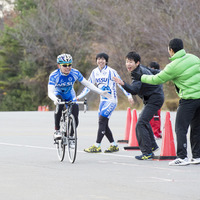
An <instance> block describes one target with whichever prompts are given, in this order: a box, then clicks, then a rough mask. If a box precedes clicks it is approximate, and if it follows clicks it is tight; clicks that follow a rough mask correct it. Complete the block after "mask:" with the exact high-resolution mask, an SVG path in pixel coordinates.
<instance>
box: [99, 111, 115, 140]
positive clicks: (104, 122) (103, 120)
mask: <svg viewBox="0 0 200 200" xmlns="http://www.w3.org/2000/svg"><path fill="white" fill-rule="evenodd" d="M108 121H109V119H108V118H107V117H103V116H102V115H100V116H99V128H98V133H97V140H96V143H101V141H102V139H103V137H104V135H105V136H106V137H107V138H108V140H109V142H110V143H111V142H114V139H113V135H112V132H111V130H110V128H109V126H108Z"/></svg>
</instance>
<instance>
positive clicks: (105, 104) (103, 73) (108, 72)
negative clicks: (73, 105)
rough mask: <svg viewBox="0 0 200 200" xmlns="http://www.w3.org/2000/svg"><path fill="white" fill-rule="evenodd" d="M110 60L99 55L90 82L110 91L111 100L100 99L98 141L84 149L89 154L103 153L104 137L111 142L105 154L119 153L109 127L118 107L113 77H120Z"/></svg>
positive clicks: (83, 94)
mask: <svg viewBox="0 0 200 200" xmlns="http://www.w3.org/2000/svg"><path fill="white" fill-rule="evenodd" d="M108 58H109V56H108V55H107V54H106V53H99V54H97V56H96V62H97V65H98V67H97V68H95V69H94V70H93V71H92V73H91V75H90V77H89V79H88V81H89V82H91V83H92V84H96V85H97V87H98V88H99V89H101V90H102V91H106V90H107V91H108V93H110V94H111V96H112V97H111V98H109V99H108V98H106V97H102V96H101V97H100V104H99V111H98V116H99V125H98V126H99V127H98V131H97V139H96V143H95V144H94V145H92V146H91V147H89V148H87V149H84V151H85V152H88V153H99V152H101V141H102V139H103V137H104V135H105V136H106V137H107V139H108V140H109V142H110V147H109V148H108V149H107V150H105V151H104V152H105V153H112V152H117V151H119V147H118V145H117V144H116V143H115V141H114V138H113V134H112V132H111V130H110V128H109V126H108V121H109V118H110V116H111V114H112V112H113V111H114V110H115V108H116V106H117V89H116V83H115V81H114V80H113V77H115V76H116V77H119V78H120V76H119V75H118V73H117V72H116V70H114V69H112V68H111V67H109V66H108V65H107V64H108ZM118 86H119V88H120V89H121V90H122V91H123V92H124V94H125V95H126V96H127V97H128V100H129V102H130V103H131V104H133V98H132V95H131V94H130V93H128V92H126V91H125V90H124V89H123V88H122V87H121V86H120V85H118ZM89 91H90V89H88V88H86V87H85V88H84V89H83V91H82V92H81V93H80V94H79V95H78V96H77V99H81V98H83V97H84V96H85V95H86V94H88V92H89Z"/></svg>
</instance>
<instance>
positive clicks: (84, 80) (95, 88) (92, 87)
mask: <svg viewBox="0 0 200 200" xmlns="http://www.w3.org/2000/svg"><path fill="white" fill-rule="evenodd" d="M81 83H82V84H83V85H84V86H85V87H87V88H89V89H91V90H92V91H93V92H96V93H98V94H100V95H102V96H104V97H106V98H111V97H112V95H111V94H109V93H108V92H107V91H102V90H100V89H99V88H97V87H96V86H95V85H94V84H92V83H90V82H89V81H87V80H86V79H85V78H83V80H82V81H81Z"/></svg>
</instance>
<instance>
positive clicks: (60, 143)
mask: <svg viewBox="0 0 200 200" xmlns="http://www.w3.org/2000/svg"><path fill="white" fill-rule="evenodd" d="M60 131H61V133H62V138H61V139H59V140H56V141H55V144H56V149H57V155H58V159H59V160H60V161H61V162H62V161H63V160H64V157H65V146H66V144H67V142H66V137H65V135H66V122H65V119H64V118H63V116H62V117H61V119H60Z"/></svg>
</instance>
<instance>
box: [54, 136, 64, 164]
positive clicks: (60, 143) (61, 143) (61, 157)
mask: <svg viewBox="0 0 200 200" xmlns="http://www.w3.org/2000/svg"><path fill="white" fill-rule="evenodd" d="M64 139H65V138H64V137H63V138H61V139H60V140H57V141H56V148H57V155H58V159H59V160H60V162H62V161H63V160H64V157H65V141H64Z"/></svg>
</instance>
